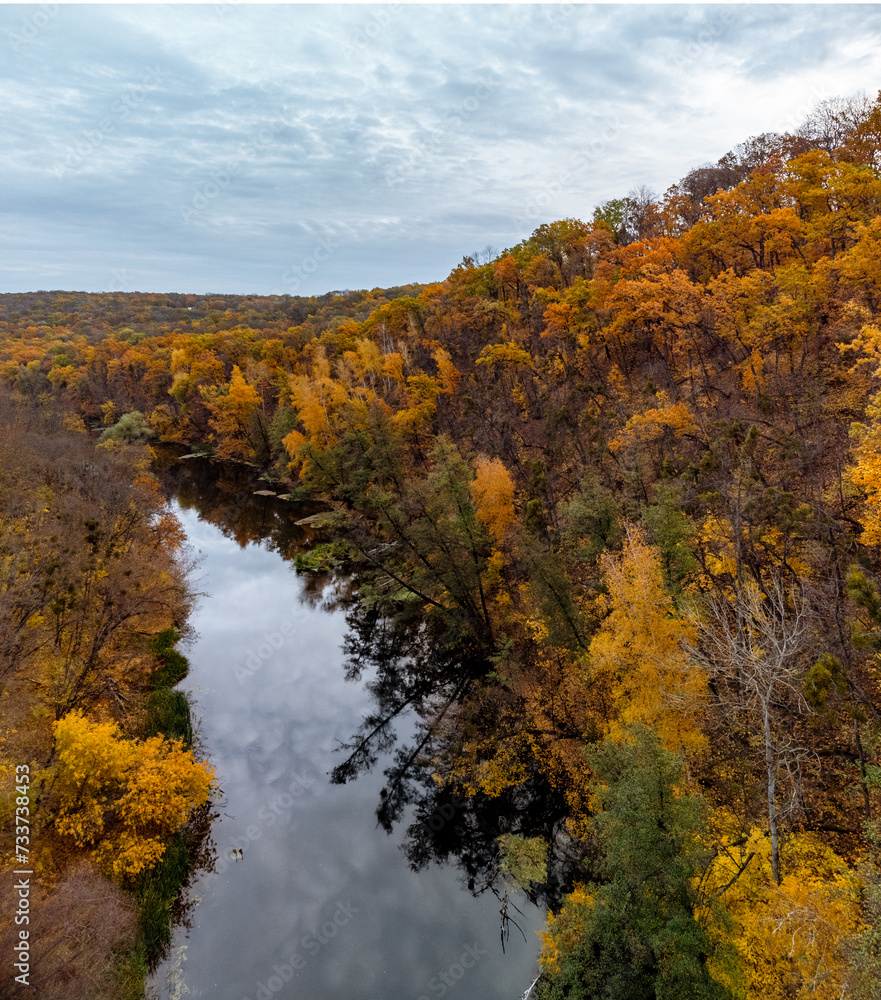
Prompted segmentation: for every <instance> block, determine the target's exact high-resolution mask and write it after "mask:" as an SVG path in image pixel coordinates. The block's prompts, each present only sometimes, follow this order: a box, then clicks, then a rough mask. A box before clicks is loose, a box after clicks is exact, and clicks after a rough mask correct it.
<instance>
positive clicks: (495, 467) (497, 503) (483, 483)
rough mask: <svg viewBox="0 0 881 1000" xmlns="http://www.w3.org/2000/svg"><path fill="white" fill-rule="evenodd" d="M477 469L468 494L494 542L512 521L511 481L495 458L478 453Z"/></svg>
mask: <svg viewBox="0 0 881 1000" xmlns="http://www.w3.org/2000/svg"><path fill="white" fill-rule="evenodd" d="M476 472H477V474H476V476H475V477H474V480H473V481H472V483H471V496H472V499H473V500H474V507H475V510H476V512H477V518H478V520H480V521H482V522H483V523H484V524H485V525H486V526H487V528H489V530H490V532H491V533H492V536H493V538H495V540H496V541H497V542H502V541H504V539H505V537H506V536H507V534H508V531H509V530H510V528H511V525H512V524H513V523H514V481H513V479H511V473H510V472H508V470H507V469H506V468H505V463H504V462H502V461H501V460H500V459H498V458H487V457H486V456H481V457H480V458H478V460H477V462H476Z"/></svg>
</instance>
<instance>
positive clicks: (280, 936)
mask: <svg viewBox="0 0 881 1000" xmlns="http://www.w3.org/2000/svg"><path fill="white" fill-rule="evenodd" d="M163 482H164V484H165V488H166V489H167V490H168V491H169V494H170V495H171V496H172V497H173V499H172V503H173V505H174V507H175V509H176V512H177V513H178V515H179V517H180V519H181V521H182V523H183V525H184V528H185V530H186V533H187V537H188V540H189V543H190V545H191V546H192V548H193V550H194V554H195V555H196V556H197V557H198V559H199V566H198V569H197V571H196V574H195V580H196V585H197V589H198V590H199V591H200V592H201V594H202V596H201V597H200V599H199V602H198V605H197V607H196V609H195V611H194V614H193V615H192V617H191V624H192V626H193V628H194V630H195V639H194V640H193V641H192V643H191V644H190V645H189V646H188V647H186V648H185V650H184V651H185V652H186V654H187V656H188V658H189V660H190V664H191V668H190V673H189V675H188V677H187V678H186V680H185V681H184V682H183V683H182V685H181V687H182V688H183V689H185V690H187V691H188V692H189V693H190V695H191V699H192V703H193V711H194V719H195V721H196V723H197V728H198V733H199V750H200V752H201V753H202V754H204V755H205V756H207V757H208V758H209V759H210V760H211V762H212V764H213V765H214V767H215V770H216V775H217V778H218V781H219V785H220V788H221V789H222V796H220V797H219V799H218V803H217V807H216V812H217V818H216V819H215V821H214V823H213V827H212V838H213V841H214V844H215V846H216V852H217V854H216V856H217V860H216V865H215V871H214V872H203V873H201V874H200V875H199V876H198V877H197V878H196V879H195V880H194V882H193V884H192V885H191V887H190V889H189V890H188V892H189V897H190V899H191V900H192V901H193V903H194V905H193V907H192V911H191V915H190V919H189V924H190V926H189V927H188V928H187V927H184V926H179V927H178V928H177V929H176V931H175V934H174V938H173V942H172V948H171V952H170V955H169V957H168V959H167V960H166V961H164V962H163V963H162V964H161V965H160V967H159V968H158V970H157V971H156V973H155V974H154V975H153V977H152V979H151V982H150V988H149V991H148V996H153V997H157V998H161V1000H177V998H181V997H184V996H189V997H208V998H212V1000H267V998H269V997H282V998H295V997H297V998H304V1000H397V998H401V1000H420V998H422V1000H439V998H441V997H449V998H450V1000H519V998H520V996H521V995H522V994H523V992H524V990H525V989H526V988H527V987H528V986H529V984H530V983H531V982H532V981H533V980H534V979H535V976H536V975H537V962H536V958H537V954H538V950H539V942H538V939H537V937H536V931H537V930H539V929H541V928H542V927H543V926H544V911H543V910H542V909H540V908H539V907H537V906H534V905H532V904H531V903H530V902H529V901H528V900H527V899H526V897H525V896H524V895H523V894H522V893H518V894H516V895H515V896H513V897H512V898H513V901H514V902H515V903H516V904H517V906H518V907H519V908H520V910H521V911H522V913H517V914H515V915H516V919H517V921H518V923H519V924H520V927H521V928H522V930H523V936H521V934H520V933H518V931H517V930H516V929H514V930H512V931H511V933H510V937H509V938H508V940H507V942H506V945H505V950H504V951H503V949H502V945H501V942H500V919H499V900H498V899H497V898H496V897H495V896H494V895H493V894H492V892H484V893H482V894H479V895H476V896H475V895H474V894H473V893H472V892H471V891H470V890H469V889H468V887H467V885H466V884H465V882H466V879H465V876H464V875H463V872H462V869H461V868H460V867H459V866H458V865H456V864H455V863H453V862H451V861H450V860H446V861H445V862H442V863H434V864H429V865H426V866H425V867H422V868H421V870H418V871H417V870H414V867H413V866H412V865H411V863H410V861H409V860H408V856H407V854H406V852H405V850H404V849H403V847H404V840H405V829H406V827H407V826H408V822H409V823H412V822H413V807H412V806H411V807H408V812H407V815H406V816H405V818H404V820H403V822H401V823H400V824H398V825H396V826H395V827H394V828H393V829H392V832H391V834H387V833H386V832H385V830H383V828H382V827H381V826H380V825H379V824H378V823H377V817H376V806H377V802H378V800H379V796H380V791H381V789H382V786H383V773H382V772H383V766H384V760H383V759H382V758H381V759H380V760H379V761H378V763H377V766H376V767H375V768H373V769H372V770H371V771H370V772H369V773H367V774H364V775H362V776H360V777H358V778H357V779H355V780H352V781H349V782H348V783H347V784H342V785H339V784H332V783H331V782H330V781H329V778H328V772H329V771H330V770H331V769H332V768H333V767H334V766H335V765H336V764H339V763H340V761H341V759H342V758H341V755H340V753H339V752H338V751H336V750H335V748H336V747H337V746H338V743H339V742H341V741H345V740H348V739H351V737H352V734H353V733H355V732H356V730H357V729H358V726H359V724H360V722H361V720H362V718H363V717H364V716H365V714H366V713H368V712H369V711H370V710H371V708H372V707H373V705H372V695H371V693H370V692H369V690H368V688H367V682H368V681H369V679H370V678H369V677H366V676H362V677H360V679H358V680H357V681H355V680H347V679H346V671H345V665H344V653H343V650H342V643H343V639H344V637H345V634H346V622H345V618H344V615H343V613H342V612H341V611H339V610H336V611H334V610H327V609H326V607H325V603H326V602H325V600H324V598H326V597H327V595H328V593H332V592H333V590H334V587H344V586H345V585H346V581H345V580H344V579H337V580H334V579H325V580H324V581H322V582H323V584H324V591H322V587H321V586H317V585H316V584H315V582H314V580H311V579H309V578H308V577H304V576H302V575H300V574H298V573H297V572H296V570H295V567H294V565H293V562H292V559H293V556H294V554H295V553H296V552H297V551H304V550H307V549H308V546H309V544H310V542H311V541H312V539H310V537H309V534H308V532H306V531H304V530H303V529H300V528H297V527H296V526H295V524H294V521H295V520H296V519H298V518H300V517H303V516H304V515H305V514H307V513H310V512H311V511H310V510H309V509H308V508H300V507H297V506H296V505H294V504H290V503H286V502H285V501H281V500H278V499H276V498H274V497H261V496H255V495H253V494H254V490H255V489H257V487H255V486H253V485H248V486H247V487H246V488H245V489H243V487H242V482H241V477H240V474H238V473H237V472H236V471H235V470H229V469H224V468H223V467H220V468H219V469H218V467H217V466H211V465H209V463H207V462H205V461H203V460H193V461H190V462H180V463H173V464H172V463H166V469H165V471H164V473H163ZM413 727H414V722H413V721H412V720H407V719H403V720H402V721H401V723H400V724H399V726H398V728H399V730H400V733H401V735H402V736H404V737H406V736H407V734H408V729H409V730H412V729H413ZM453 812H454V810H453V808H452V807H450V808H449V809H447V810H446V811H441V812H439V813H435V814H433V815H432V816H430V818H429V820H428V822H429V823H430V824H431V827H432V830H433V831H435V832H437V829H438V828H439V827H442V826H443V824H444V823H446V822H448V821H450V820H451V819H452V814H453ZM239 852H241V853H240V854H239ZM512 912H514V911H512ZM524 936H525V940H524Z"/></svg>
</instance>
